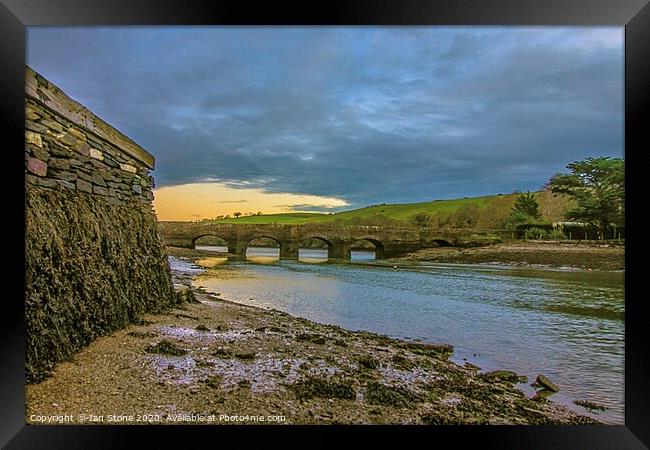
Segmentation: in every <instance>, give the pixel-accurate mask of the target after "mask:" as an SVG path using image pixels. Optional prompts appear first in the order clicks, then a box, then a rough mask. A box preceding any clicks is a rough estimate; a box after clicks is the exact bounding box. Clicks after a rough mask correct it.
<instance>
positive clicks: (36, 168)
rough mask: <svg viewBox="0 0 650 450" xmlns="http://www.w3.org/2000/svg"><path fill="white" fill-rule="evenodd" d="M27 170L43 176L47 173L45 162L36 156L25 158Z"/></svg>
mask: <svg viewBox="0 0 650 450" xmlns="http://www.w3.org/2000/svg"><path fill="white" fill-rule="evenodd" d="M27 171H29V172H31V173H33V174H34V175H38V176H39V177H44V176H45V175H46V174H47V163H45V162H43V161H41V160H40V159H36V158H27Z"/></svg>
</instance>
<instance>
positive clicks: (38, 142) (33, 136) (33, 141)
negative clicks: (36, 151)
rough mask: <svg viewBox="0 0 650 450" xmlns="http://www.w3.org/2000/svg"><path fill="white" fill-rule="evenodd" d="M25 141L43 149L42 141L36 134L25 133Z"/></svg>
mask: <svg viewBox="0 0 650 450" xmlns="http://www.w3.org/2000/svg"><path fill="white" fill-rule="evenodd" d="M25 140H26V141H27V143H28V144H34V145H35V146H37V147H43V141H42V140H41V135H40V134H38V133H33V132H31V131H26V132H25Z"/></svg>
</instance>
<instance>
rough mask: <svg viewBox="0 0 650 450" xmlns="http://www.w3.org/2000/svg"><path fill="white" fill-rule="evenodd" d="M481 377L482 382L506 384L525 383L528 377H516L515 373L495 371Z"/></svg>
mask: <svg viewBox="0 0 650 450" xmlns="http://www.w3.org/2000/svg"><path fill="white" fill-rule="evenodd" d="M482 376H483V379H484V380H488V381H506V382H508V383H525V382H526V381H528V377H526V376H524V375H518V374H517V373H516V372H513V371H511V370H495V371H492V372H488V373H484V374H483V375H482Z"/></svg>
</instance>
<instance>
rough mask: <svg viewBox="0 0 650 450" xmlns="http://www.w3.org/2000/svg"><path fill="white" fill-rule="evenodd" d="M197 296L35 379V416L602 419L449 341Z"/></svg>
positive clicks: (30, 390)
mask: <svg viewBox="0 0 650 450" xmlns="http://www.w3.org/2000/svg"><path fill="white" fill-rule="evenodd" d="M174 275H175V282H177V283H178V282H181V283H186V284H187V283H188V278H187V276H183V275H180V274H178V273H175V274H174ZM194 295H195V298H196V303H190V302H188V303H183V304H181V305H179V306H178V307H177V308H175V309H173V310H171V311H169V312H168V313H167V314H159V315H146V316H145V317H144V318H143V321H142V322H141V323H140V324H137V325H131V326H129V327H127V328H125V329H123V330H120V331H118V332H116V333H114V334H112V335H110V336H105V337H101V338H99V339H97V340H96V341H94V342H93V343H91V344H90V345H89V346H88V347H87V348H85V349H84V350H82V351H81V352H79V353H78V354H77V355H76V356H75V357H74V359H73V360H72V361H70V362H65V363H62V364H60V365H58V366H57V367H56V368H55V370H54V374H53V376H52V377H50V378H48V379H46V380H44V381H43V382H41V383H39V384H34V385H28V386H27V387H26V399H27V418H26V420H27V422H28V423H32V424H36V423H38V424H40V423H56V424H61V423H64V424H65V423H71V424H79V423H84V424H93V423H96V424H124V423H129V424H146V423H152V424H234V423H236V424H242V423H246V424H260V423H273V424H332V423H338V424H547V423H557V424H577V423H595V421H594V420H593V419H591V418H588V417H585V416H578V415H576V414H575V413H574V412H572V411H570V410H568V409H567V408H565V407H564V406H561V405H558V404H555V403H553V402H551V401H548V400H546V399H544V398H543V397H542V398H540V399H538V400H532V399H530V398H527V397H526V396H525V395H524V394H523V393H522V392H521V391H519V390H518V389H516V388H515V383H516V382H517V381H521V380H520V379H519V377H518V376H517V375H516V374H514V373H512V372H492V373H487V374H486V373H481V371H480V370H477V368H476V367H473V366H471V365H467V366H459V365H457V364H455V363H453V362H451V361H450V360H449V355H450V351H451V346H449V345H446V344H440V345H434V344H424V343H417V342H406V341H400V340H395V339H390V338H388V337H385V336H381V335H376V334H371V333H367V332H351V331H347V330H344V329H341V328H339V327H336V326H329V325H321V324H317V323H314V322H311V321H308V320H305V319H301V318H296V317H292V316H290V315H288V314H285V313H282V312H279V311H275V310H266V309H260V308H255V307H250V306H244V305H238V304H235V303H231V302H227V301H224V300H221V299H219V298H217V297H216V296H214V295H211V294H207V293H205V292H199V291H194ZM532 381H534V380H528V382H529V383H530V382H532ZM260 418H263V419H260Z"/></svg>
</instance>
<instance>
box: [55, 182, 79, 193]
mask: <svg viewBox="0 0 650 450" xmlns="http://www.w3.org/2000/svg"><path fill="white" fill-rule="evenodd" d="M56 182H57V183H58V184H59V186H63V187H64V188H66V189H70V190H72V191H74V190H75V189H76V186H75V185H74V184H73V183H70V182H69V181H65V180H56Z"/></svg>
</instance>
